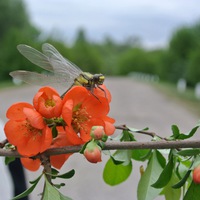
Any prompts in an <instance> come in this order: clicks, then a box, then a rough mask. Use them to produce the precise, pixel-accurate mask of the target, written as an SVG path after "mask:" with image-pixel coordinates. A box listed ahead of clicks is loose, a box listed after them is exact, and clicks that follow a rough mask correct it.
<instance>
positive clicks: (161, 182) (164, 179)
mask: <svg viewBox="0 0 200 200" xmlns="http://www.w3.org/2000/svg"><path fill="white" fill-rule="evenodd" d="M173 160H174V159H173V156H171V158H170V160H169V162H168V163H167V165H166V166H165V168H164V170H163V171H162V173H161V174H160V176H159V178H158V180H157V181H156V182H155V183H154V184H152V186H153V187H154V188H163V187H164V186H166V185H167V184H168V182H169V181H170V179H171V176H172V171H173V166H174V162H173Z"/></svg>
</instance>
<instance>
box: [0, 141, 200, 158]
mask: <svg viewBox="0 0 200 200" xmlns="http://www.w3.org/2000/svg"><path fill="white" fill-rule="evenodd" d="M81 148H82V145H78V146H66V147H60V148H51V149H48V150H46V151H45V152H43V153H42V154H44V155H45V156H52V155H60V154H67V153H76V152H79V151H80V150H81ZM179 148H200V140H189V141H186V140H185V141H183V140H181V141H166V140H163V141H150V142H135V141H134V142H106V143H105V146H104V148H103V150H117V149H179ZM0 156H7V157H12V156H13V157H22V156H21V155H20V154H19V153H18V152H17V151H16V150H9V149H0ZM40 156H41V155H37V156H34V158H40Z"/></svg>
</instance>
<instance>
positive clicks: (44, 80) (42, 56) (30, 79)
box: [10, 43, 105, 97]
mask: <svg viewBox="0 0 200 200" xmlns="http://www.w3.org/2000/svg"><path fill="white" fill-rule="evenodd" d="M17 49H18V51H19V52H20V53H21V54H22V55H23V56H24V57H26V58H27V59H28V60H29V61H30V62H32V63H33V64H35V65H37V66H39V67H41V68H42V69H44V70H46V71H48V72H50V73H48V74H47V73H37V72H32V71H25V70H16V71H12V72H10V75H11V76H12V77H13V78H15V79H19V80H21V81H23V82H26V83H28V84H32V85H39V86H47V85H48V86H52V87H54V88H58V89H64V90H65V93H66V92H67V91H68V90H69V89H70V88H71V87H72V86H75V85H79V86H83V87H85V88H87V89H88V90H90V91H91V93H92V94H93V89H94V88H96V87H98V88H99V89H101V90H102V91H104V90H103V88H101V87H100V85H102V84H103V83H104V80H105V77H104V75H103V74H91V73H89V72H83V71H82V70H81V69H80V68H79V67H78V66H76V65H75V64H74V63H72V62H71V61H69V60H68V59H67V58H64V57H63V56H62V55H61V54H60V53H59V52H58V50H57V49H56V48H55V47H54V46H52V45H51V44H49V43H44V44H43V45H42V52H40V51H38V50H36V49H34V48H32V47H31V46H28V45H25V44H20V45H18V46H17ZM65 93H64V94H65ZM104 93H105V91H104ZM64 94H63V95H62V97H63V96H64ZM93 95H94V94H93ZM94 96H95V95H94Z"/></svg>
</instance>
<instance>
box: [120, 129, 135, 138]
mask: <svg viewBox="0 0 200 200" xmlns="http://www.w3.org/2000/svg"><path fill="white" fill-rule="evenodd" d="M122 134H123V136H122V138H121V140H120V141H136V140H135V138H134V136H133V134H132V133H130V132H129V131H127V130H124V131H123V132H122Z"/></svg>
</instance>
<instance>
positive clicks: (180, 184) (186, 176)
mask: <svg viewBox="0 0 200 200" xmlns="http://www.w3.org/2000/svg"><path fill="white" fill-rule="evenodd" d="M190 173H191V170H188V171H187V172H186V174H185V176H184V177H183V178H182V179H181V180H180V181H179V182H178V183H176V184H175V185H173V186H172V188H174V189H177V188H180V187H182V186H183V185H184V184H185V182H186V181H187V179H188V177H189V176H190Z"/></svg>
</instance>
